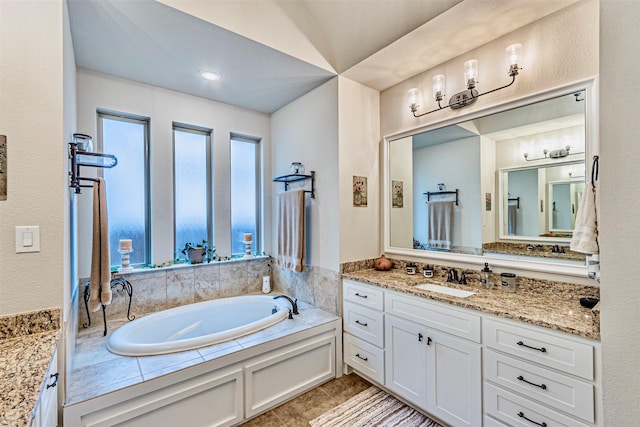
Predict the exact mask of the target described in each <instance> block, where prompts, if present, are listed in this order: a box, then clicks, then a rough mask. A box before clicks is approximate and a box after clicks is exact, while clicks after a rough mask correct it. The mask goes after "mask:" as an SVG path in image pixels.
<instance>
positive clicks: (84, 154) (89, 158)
mask: <svg viewBox="0 0 640 427" xmlns="http://www.w3.org/2000/svg"><path fill="white" fill-rule="evenodd" d="M69 159H71V167H70V168H69V169H70V170H69V180H70V182H69V187H71V188H73V189H74V190H75V193H76V194H80V191H81V190H80V188H89V187H92V186H91V185H82V184H81V183H80V182H81V181H92V182H97V181H98V180H97V179H96V178H90V177H84V176H81V175H80V166H91V167H94V168H107V169H110V168H112V167H114V166H115V165H117V164H118V159H117V158H116V156H114V155H113V154H102V153H93V152H90V151H83V150H81V149H79V148H78V143H77V142H70V143H69Z"/></svg>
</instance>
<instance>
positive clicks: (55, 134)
mask: <svg viewBox="0 0 640 427" xmlns="http://www.w3.org/2000/svg"><path fill="white" fill-rule="evenodd" d="M63 13H64V9H63V3H62V1H60V0H57V1H1V2H0V56H1V58H2V60H1V61H0V94H1V95H0V134H3V135H6V136H7V142H8V150H7V151H8V197H7V200H6V201H2V202H0V315H6V314H13V313H19V312H25V311H32V310H38V309H42V308H47V307H62V304H63V296H64V290H63V289H64V282H65V278H66V277H67V274H68V273H67V272H68V268H67V264H66V260H67V259H68V256H67V255H66V252H67V249H68V246H67V235H66V232H67V226H68V215H66V208H65V205H66V203H67V200H68V198H67V192H68V190H67V186H66V184H67V182H66V180H67V176H66V162H67V160H66V157H67V147H66V144H65V142H67V140H68V137H69V136H68V135H66V134H65V132H66V131H67V128H66V127H63V123H64V120H63V114H64V110H63V108H64V107H63V104H64V103H63V82H64V79H63ZM19 225H39V226H40V245H41V250H40V252H38V253H26V254H25V253H22V254H16V253H15V227H16V226H19Z"/></svg>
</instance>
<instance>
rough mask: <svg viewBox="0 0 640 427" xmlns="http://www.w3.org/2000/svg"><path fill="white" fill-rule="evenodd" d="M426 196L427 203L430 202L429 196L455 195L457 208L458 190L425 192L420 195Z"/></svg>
mask: <svg viewBox="0 0 640 427" xmlns="http://www.w3.org/2000/svg"><path fill="white" fill-rule="evenodd" d="M422 194H424V195H425V196H427V202H429V201H430V200H431V196H438V195H440V194H455V195H456V206H458V189H457V188H456V190H455V191H427V192H426V193H422Z"/></svg>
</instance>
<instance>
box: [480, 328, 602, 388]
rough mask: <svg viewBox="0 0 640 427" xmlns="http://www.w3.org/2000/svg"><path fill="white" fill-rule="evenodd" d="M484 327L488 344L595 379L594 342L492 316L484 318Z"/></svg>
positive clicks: (484, 341) (546, 364)
mask: <svg viewBox="0 0 640 427" xmlns="http://www.w3.org/2000/svg"><path fill="white" fill-rule="evenodd" d="M482 330H483V332H482V340H483V343H484V344H485V346H488V347H491V348H493V349H496V350H500V351H503V352H505V353H508V354H511V355H513V356H518V357H521V358H523V359H525V360H527V361H530V362H536V363H540V364H542V365H545V366H548V367H550V368H553V369H558V370H560V371H563V372H567V373H569V374H573V375H577V376H579V377H582V378H584V379H587V380H591V381H592V380H593V376H594V372H593V354H594V348H593V346H592V345H589V344H585V343H582V342H578V341H575V340H571V339H570V338H569V337H565V336H560V335H558V334H552V333H549V332H546V331H541V330H539V329H538V328H535V329H534V328H533V327H522V326H517V325H512V324H509V323H503V322H498V321H495V320H492V319H484V322H483V328H482Z"/></svg>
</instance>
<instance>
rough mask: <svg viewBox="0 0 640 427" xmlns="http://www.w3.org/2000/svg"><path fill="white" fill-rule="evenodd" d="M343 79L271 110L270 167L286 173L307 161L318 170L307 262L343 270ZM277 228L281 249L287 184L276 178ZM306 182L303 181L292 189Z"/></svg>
mask: <svg viewBox="0 0 640 427" xmlns="http://www.w3.org/2000/svg"><path fill="white" fill-rule="evenodd" d="M337 105H338V79H337V78H333V79H331V80H329V81H328V82H327V83H325V84H323V85H322V86H320V87H318V88H316V89H314V90H312V91H311V92H309V93H307V94H306V95H303V96H301V97H300V98H298V99H296V100H295V101H293V102H292V103H290V104H288V105H286V106H285V107H283V108H281V109H280V110H278V111H276V112H275V113H273V114H272V115H271V140H272V141H273V145H272V147H273V148H272V152H271V169H272V171H273V176H280V175H286V174H288V173H290V172H289V168H290V165H291V163H292V162H302V164H303V165H304V167H305V173H309V172H311V171H315V172H316V198H315V199H311V197H310V196H308V195H307V201H306V205H307V242H308V245H307V248H308V252H307V264H309V265H312V266H315V267H322V268H325V269H329V270H332V271H337V270H338V263H339V246H338V241H339V240H338V231H339V230H338V226H339V221H338V219H339V205H338V203H339V200H338V110H337V108H336V107H337ZM271 185H272V186H271V190H272V193H271V200H272V202H273V206H274V215H273V218H274V219H273V222H272V224H271V228H272V230H273V233H274V238H273V246H272V250H271V253H272V254H275V253H276V249H277V247H276V244H277V242H276V238H275V233H276V230H277V225H276V218H277V217H276V212H275V210H276V208H275V206H276V204H275V197H276V194H277V193H279V192H281V191H284V184H282V183H278V182H274V183H272V184H271ZM299 186H304V188H305V189H307V190H309V189H310V188H311V184H310V182H307V181H303V182H301V183H296V184H292V185H290V187H289V189H294V188H299Z"/></svg>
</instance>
